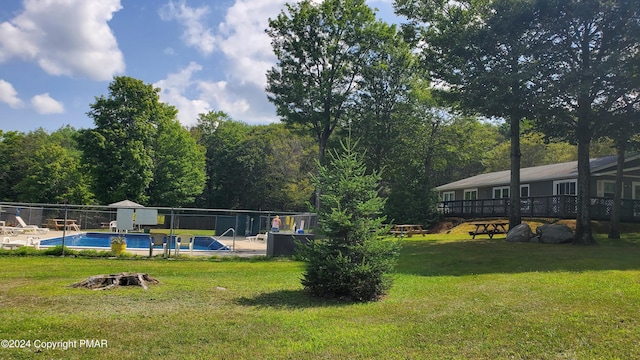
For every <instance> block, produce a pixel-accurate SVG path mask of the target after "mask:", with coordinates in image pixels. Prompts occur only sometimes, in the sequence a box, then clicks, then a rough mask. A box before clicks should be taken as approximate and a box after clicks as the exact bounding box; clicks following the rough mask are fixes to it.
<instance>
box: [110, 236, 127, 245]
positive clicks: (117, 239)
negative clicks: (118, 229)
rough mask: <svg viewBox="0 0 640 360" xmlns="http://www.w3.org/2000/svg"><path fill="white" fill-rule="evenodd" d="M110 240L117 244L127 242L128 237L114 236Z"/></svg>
mask: <svg viewBox="0 0 640 360" xmlns="http://www.w3.org/2000/svg"><path fill="white" fill-rule="evenodd" d="M110 240H111V243H112V244H117V245H121V244H126V243H127V238H126V237H124V236H113V237H112V238H111V239H110Z"/></svg>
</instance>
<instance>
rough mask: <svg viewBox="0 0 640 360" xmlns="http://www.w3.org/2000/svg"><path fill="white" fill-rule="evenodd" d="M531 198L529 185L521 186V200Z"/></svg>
mask: <svg viewBox="0 0 640 360" xmlns="http://www.w3.org/2000/svg"><path fill="white" fill-rule="evenodd" d="M527 197H529V184H526V185H520V198H527Z"/></svg>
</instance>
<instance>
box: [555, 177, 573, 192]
mask: <svg viewBox="0 0 640 360" xmlns="http://www.w3.org/2000/svg"><path fill="white" fill-rule="evenodd" d="M577 187H578V180H559V181H554V182H553V195H575V194H576V188H577Z"/></svg>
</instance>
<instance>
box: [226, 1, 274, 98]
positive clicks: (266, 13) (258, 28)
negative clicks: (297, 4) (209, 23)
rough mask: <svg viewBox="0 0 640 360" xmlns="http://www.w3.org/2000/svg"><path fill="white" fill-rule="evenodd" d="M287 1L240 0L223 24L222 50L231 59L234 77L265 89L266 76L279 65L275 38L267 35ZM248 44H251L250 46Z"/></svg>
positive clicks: (232, 76)
mask: <svg viewBox="0 0 640 360" xmlns="http://www.w3.org/2000/svg"><path fill="white" fill-rule="evenodd" d="M285 3H286V0H262V1H256V0H236V2H235V3H234V4H233V6H231V7H230V8H229V9H228V11H227V14H226V17H225V21H224V23H222V24H220V28H219V29H220V37H221V43H220V50H221V51H222V52H223V53H224V55H225V56H226V57H227V58H228V59H229V64H230V66H231V71H230V73H231V74H232V75H231V76H230V77H231V78H232V80H234V81H240V82H241V83H245V82H248V83H251V84H254V85H255V86H258V87H260V88H261V89H264V87H265V86H266V82H267V78H266V73H267V70H269V69H270V68H271V67H273V65H275V63H276V57H275V55H274V54H273V49H272V48H271V39H270V38H269V36H268V35H267V34H266V33H265V29H266V28H267V27H268V25H269V18H275V17H276V16H278V14H279V13H280V11H281V10H282V8H283V6H284V4H285ZM248 44H250V45H249V46H248Z"/></svg>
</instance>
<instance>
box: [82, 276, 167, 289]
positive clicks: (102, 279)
mask: <svg viewBox="0 0 640 360" xmlns="http://www.w3.org/2000/svg"><path fill="white" fill-rule="evenodd" d="M147 283H149V284H158V283H160V282H159V281H158V280H156V279H154V278H152V277H151V276H149V274H143V273H135V274H129V273H126V272H123V273H120V274H114V275H95V276H90V277H88V278H87V279H86V280H83V281H80V282H77V283H75V284H71V285H70V286H71V287H74V288H78V287H84V288H87V289H92V290H107V289H112V288H114V287H116V286H141V287H142V288H143V289H145V290H147V289H148V287H147Z"/></svg>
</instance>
